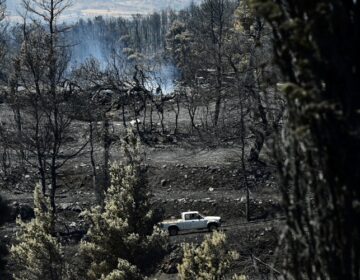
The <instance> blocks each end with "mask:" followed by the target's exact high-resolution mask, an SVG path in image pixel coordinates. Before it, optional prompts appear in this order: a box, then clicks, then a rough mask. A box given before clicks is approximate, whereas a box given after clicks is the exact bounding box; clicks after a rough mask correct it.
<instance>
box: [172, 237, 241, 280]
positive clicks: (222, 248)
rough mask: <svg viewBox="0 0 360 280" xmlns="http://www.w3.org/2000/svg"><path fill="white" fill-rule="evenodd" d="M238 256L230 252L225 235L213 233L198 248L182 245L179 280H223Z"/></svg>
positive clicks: (239, 277) (238, 277)
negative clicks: (182, 252)
mask: <svg viewBox="0 0 360 280" xmlns="http://www.w3.org/2000/svg"><path fill="white" fill-rule="evenodd" d="M237 257H238V254H237V253H236V252H235V251H230V250H229V249H228V246H227V243H226V235H225V234H224V233H222V232H214V233H213V234H212V235H207V236H206V237H205V240H204V241H203V242H202V244H201V245H200V246H198V247H196V246H194V245H190V244H185V245H184V257H183V260H182V263H181V264H180V265H179V266H178V271H179V278H180V279H181V280H194V279H197V280H220V279H225V275H226V274H227V273H228V272H229V270H230V266H231V263H232V262H233V261H234V260H236V259H237ZM233 279H246V277H245V276H236V275H235V276H234V278H233Z"/></svg>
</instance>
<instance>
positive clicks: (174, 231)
mask: <svg viewBox="0 0 360 280" xmlns="http://www.w3.org/2000/svg"><path fill="white" fill-rule="evenodd" d="M178 232H179V230H178V228H176V227H171V228H169V235H170V236H175V235H177V234H178Z"/></svg>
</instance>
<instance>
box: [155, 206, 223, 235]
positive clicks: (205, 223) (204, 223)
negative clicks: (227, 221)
mask: <svg viewBox="0 0 360 280" xmlns="http://www.w3.org/2000/svg"><path fill="white" fill-rule="evenodd" d="M220 226H221V217H213V216H202V215H200V213H199V212H197V211H191V212H183V213H181V218H180V219H178V220H175V219H173V220H165V221H163V222H161V223H160V227H161V228H162V229H164V230H168V231H169V235H171V236H173V235H177V234H178V232H179V231H185V230H202V229H208V230H209V231H214V230H216V229H217V228H218V227H220Z"/></svg>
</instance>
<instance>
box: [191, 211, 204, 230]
mask: <svg viewBox="0 0 360 280" xmlns="http://www.w3.org/2000/svg"><path fill="white" fill-rule="evenodd" d="M193 215H194V216H193V219H194V223H193V225H194V229H203V228H206V227H207V221H206V220H205V219H204V218H203V217H202V216H201V215H199V214H193Z"/></svg>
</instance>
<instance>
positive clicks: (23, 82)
mask: <svg viewBox="0 0 360 280" xmlns="http://www.w3.org/2000/svg"><path fill="white" fill-rule="evenodd" d="M23 6H24V8H25V13H24V15H23V19H24V23H23V38H22V39H23V43H22V46H21V51H20V53H19V55H18V57H17V58H15V61H18V62H16V63H18V66H17V67H14V72H15V73H14V75H13V77H15V79H14V80H13V81H12V82H11V84H13V85H14V86H13V87H11V88H12V89H13V90H12V91H11V95H10V96H9V100H10V101H11V102H10V103H12V104H13V105H14V103H15V104H16V105H14V106H15V107H16V106H18V107H16V115H17V123H18V127H19V128H18V131H19V132H20V131H22V133H21V139H19V144H20V146H21V149H24V150H25V149H26V150H27V151H28V152H29V153H30V154H31V157H30V158H29V159H27V162H28V164H30V166H33V167H35V168H36V169H37V170H38V172H39V174H40V178H41V186H42V191H43V193H46V191H47V186H48V181H49V182H50V193H49V194H50V200H51V206H52V211H53V213H55V210H56V205H55V193H56V189H57V187H58V182H57V179H58V171H59V169H60V168H62V167H63V166H64V165H65V164H66V162H68V161H69V160H70V159H72V158H74V157H76V156H77V155H78V154H79V153H80V152H81V151H82V149H83V148H84V147H85V145H86V143H83V144H81V143H80V144H79V145H80V146H79V147H78V148H74V149H66V150H65V149H64V145H65V143H66V141H67V139H68V135H69V133H70V131H71V123H72V115H73V106H72V105H71V104H72V100H73V99H74V95H75V88H74V86H73V84H72V83H71V82H69V81H68V80H67V77H66V71H67V67H68V62H69V50H68V45H67V43H66V42H65V41H64V40H63V33H64V31H65V29H63V28H62V27H60V26H59V25H58V21H59V18H60V16H61V14H62V12H63V11H64V10H65V9H66V8H67V7H69V2H68V1H66V0H47V1H36V0H23ZM20 125H21V128H20ZM33 159H34V160H33Z"/></svg>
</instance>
